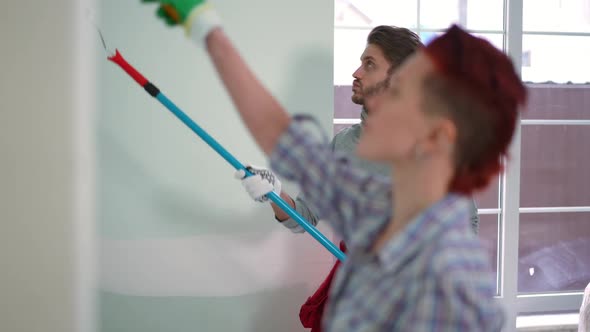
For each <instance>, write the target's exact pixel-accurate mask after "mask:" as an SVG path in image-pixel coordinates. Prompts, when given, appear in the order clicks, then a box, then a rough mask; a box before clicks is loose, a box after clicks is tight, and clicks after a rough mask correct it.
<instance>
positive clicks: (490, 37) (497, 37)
mask: <svg viewBox="0 0 590 332" xmlns="http://www.w3.org/2000/svg"><path fill="white" fill-rule="evenodd" d="M441 34H442V33H440V32H420V39H421V40H422V42H423V43H424V44H428V43H430V41H431V40H432V39H434V38H435V37H437V36H440V35H441ZM473 35H474V36H478V37H480V38H483V39H485V40H487V41H489V42H490V43H491V44H492V45H494V46H495V47H496V48H497V49H499V50H503V49H504V36H503V35H502V34H500V33H474V34H473Z"/></svg>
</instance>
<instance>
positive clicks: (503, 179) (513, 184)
mask: <svg viewBox="0 0 590 332" xmlns="http://www.w3.org/2000/svg"><path fill="white" fill-rule="evenodd" d="M383 1H387V0H383ZM417 11H418V15H417V24H416V28H415V29H414V31H415V32H416V33H417V34H418V35H419V34H420V33H421V32H441V31H443V30H435V29H421V28H420V0H417ZM334 28H335V29H337V30H338V29H361V30H367V33H368V32H369V31H370V29H371V27H350V26H346V27H343V26H335V27H334ZM469 31H470V32H472V33H486V34H503V36H504V50H505V52H506V53H507V54H508V55H509V56H510V58H511V59H512V61H513V62H514V65H515V68H516V70H517V72H518V74H519V75H520V74H521V62H522V60H521V59H522V39H523V35H529V34H530V35H533V34H536V35H560V36H590V33H577V32H551V31H547V32H539V31H523V0H504V29H503V31H499V30H469ZM333 122H334V124H351V125H352V124H356V123H359V122H360V120H359V119H358V118H356V119H344V118H336V119H334V121H333ZM527 125H576V126H590V120H565V119H564V120H537V119H520V125H519V126H518V127H517V130H516V133H515V135H514V140H513V142H512V144H511V147H510V156H511V158H510V162H509V163H508V165H507V168H506V170H505V172H504V173H503V174H502V175H501V176H500V188H499V198H498V199H499V207H498V208H497V209H480V210H479V213H480V214H495V215H498V262H497V266H498V279H497V280H498V293H499V295H498V296H497V300H498V301H500V302H501V303H502V305H503V306H504V308H506V314H507V324H506V327H505V331H516V320H517V317H518V316H519V315H529V314H540V313H543V312H550V311H553V312H554V311H563V312H572V313H573V312H578V311H579V308H580V303H582V297H583V290H581V291H579V292H556V293H539V294H520V295H519V294H518V248H519V245H518V242H519V221H520V214H521V213H559V212H590V206H574V207H521V206H520V172H521V130H522V126H527Z"/></svg>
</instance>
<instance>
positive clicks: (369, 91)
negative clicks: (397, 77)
mask: <svg viewBox="0 0 590 332" xmlns="http://www.w3.org/2000/svg"><path fill="white" fill-rule="evenodd" d="M390 78H391V76H390V75H388V76H387V77H386V78H385V79H384V80H383V81H380V82H377V83H375V84H374V85H372V86H369V87H367V88H366V89H363V97H370V96H374V95H376V94H379V93H382V92H383V91H385V90H387V88H388V87H389V79H390ZM363 99H364V98H363Z"/></svg>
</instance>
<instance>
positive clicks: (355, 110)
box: [334, 84, 362, 119]
mask: <svg viewBox="0 0 590 332" xmlns="http://www.w3.org/2000/svg"><path fill="white" fill-rule="evenodd" d="M351 96H352V85H350V84H349V85H339V86H335V87H334V118H335V119H360V116H361V110H362V107H361V105H357V104H355V103H353V102H352V100H351V99H350V97H351Z"/></svg>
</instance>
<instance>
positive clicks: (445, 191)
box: [160, 0, 526, 331]
mask: <svg viewBox="0 0 590 332" xmlns="http://www.w3.org/2000/svg"><path fill="white" fill-rule="evenodd" d="M165 2H166V6H165V7H164V9H162V10H160V13H161V15H163V16H165V17H168V21H169V22H170V21H171V20H176V21H177V22H180V23H183V24H185V26H186V27H187V31H189V32H190V35H191V36H193V37H194V39H195V40H196V41H197V42H198V43H199V44H201V43H204V44H205V45H206V47H207V50H208V52H209V54H210V56H211V59H212V60H213V63H214V64H215V67H216V68H217V70H218V72H219V75H220V76H221V78H222V80H223V82H224V84H225V86H226V88H227V89H228V91H229V93H230V95H231V97H232V99H233V101H234V104H235V106H236V107H237V109H238V110H239V112H240V115H241V116H242V118H243V120H244V122H245V124H246V125H247V127H248V128H249V130H250V131H251V133H252V135H253V136H254V138H255V140H256V142H257V143H258V145H259V146H260V147H261V148H262V150H263V151H264V152H265V153H266V154H267V155H268V156H269V158H270V161H271V167H272V168H273V169H274V170H275V171H276V173H278V174H279V175H281V176H283V177H285V178H287V179H289V180H292V181H296V182H297V183H298V184H299V185H300V188H301V191H302V193H303V195H304V196H305V197H307V198H308V200H309V201H310V202H313V204H314V205H315V206H313V208H314V210H315V211H318V212H319V213H320V216H321V217H322V219H324V220H327V221H329V222H330V223H331V225H332V226H333V228H334V229H335V230H336V231H338V232H339V233H340V235H341V236H342V237H343V239H344V241H345V242H346V243H347V247H348V258H347V260H346V261H345V262H344V263H343V265H342V268H341V270H340V271H339V272H338V274H337V276H336V280H335V282H334V285H333V287H332V289H331V293H330V299H331V300H330V302H329V305H328V308H327V309H326V310H327V312H326V314H325V317H324V327H325V330H327V331H432V330H436V331H499V330H500V329H501V328H502V325H503V322H504V317H503V313H502V309H501V308H500V307H499V306H498V304H497V302H496V301H493V299H492V297H493V295H494V294H495V282H494V280H493V277H492V275H491V273H490V269H489V263H488V259H487V257H486V253H485V250H484V248H483V247H482V245H481V244H480V242H479V241H478V239H477V238H476V236H475V235H474V234H473V232H472V230H471V226H470V221H469V195H470V194H471V193H472V192H474V191H476V190H481V189H483V188H485V187H486V186H487V184H488V183H489V182H490V180H492V179H493V178H494V177H495V176H496V175H497V174H498V173H499V172H500V171H501V170H502V160H503V158H504V157H505V156H506V153H507V148H508V145H509V143H510V141H511V139H512V136H513V133H514V129H515V126H516V121H517V119H518V111H519V109H520V107H521V106H522V105H523V104H524V102H525V97H526V91H525V88H524V86H523V84H522V83H521V81H520V79H519V78H518V76H517V74H516V73H515V71H514V69H513V67H512V64H511V62H510V60H509V59H508V58H507V57H506V56H505V55H504V54H503V53H501V52H500V51H498V50H497V49H495V48H494V47H493V46H492V45H491V44H489V43H488V42H487V41H484V40H482V39H479V38H476V37H474V36H471V35H469V34H467V33H466V32H465V31H463V30H461V29H460V28H459V27H456V26H453V27H451V28H450V29H449V30H448V31H447V32H446V33H445V34H443V35H442V36H440V37H439V38H437V39H436V40H434V41H433V42H431V43H430V44H429V45H428V46H427V47H425V48H424V49H422V50H420V51H418V52H417V54H416V55H414V56H412V58H410V59H408V60H407V61H406V62H405V63H404V64H403V65H402V66H401V67H400V68H399V69H398V70H397V71H396V73H395V74H394V75H393V76H391V77H389V78H388V79H386V80H385V81H383V82H381V83H380V84H378V85H377V86H376V87H375V88H374V89H372V91H367V92H366V94H365V95H366V96H367V97H366V98H367V99H366V104H365V106H366V107H367V108H368V109H370V111H371V112H372V116H371V117H370V119H368V120H367V122H366V125H365V132H364V134H363V136H362V138H361V141H360V143H359V146H358V150H357V153H358V155H359V156H360V157H362V158H364V159H368V160H372V161H377V162H382V163H388V164H389V165H390V166H391V167H392V169H393V172H392V173H393V174H394V178H393V181H389V180H388V179H386V178H381V177H379V176H376V175H371V174H369V173H367V172H366V171H363V170H360V169H356V168H353V167H351V166H350V165H349V164H348V162H347V159H346V158H345V157H341V156H339V155H337V154H335V153H333V152H332V151H331V148H330V146H329V143H328V141H327V140H326V139H325V137H323V136H322V135H321V131H320V130H319V129H318V127H317V126H316V125H315V122H314V121H313V120H312V119H310V118H308V117H305V116H295V117H293V118H292V117H291V116H290V115H289V114H288V113H287V112H286V111H285V110H284V109H283V107H282V106H281V105H280V104H279V103H278V102H277V101H276V100H275V99H274V98H273V97H272V96H271V94H270V93H269V92H268V91H267V90H266V89H265V88H264V87H263V86H262V85H261V84H260V82H259V81H258V80H257V79H256V77H255V76H254V75H253V74H252V72H251V71H250V70H249V69H248V67H247V65H246V64H245V63H244V61H243V60H242V59H241V57H240V56H239V54H238V52H237V51H236V50H235V49H234V47H233V46H232V44H231V42H230V41H229V39H228V38H227V36H226V35H225V34H224V32H223V30H222V29H221V28H220V26H221V23H220V20H219V19H218V18H217V17H215V16H214V15H212V9H211V8H210V7H206V3H205V2H204V1H202V0H192V1H191V0H183V1H180V0H179V1H177V2H178V6H177V7H175V1H169V0H167V1H165ZM187 4H191V5H187ZM175 11H181V12H180V13H178V12H176V13H175ZM162 13H163V14H162ZM170 13H172V14H170ZM167 15H169V16H167ZM212 17H214V18H212ZM195 22H197V23H196V24H195ZM241 175H243V173H241ZM272 190H273V187H272V185H271V184H270V183H268V186H267V187H266V188H262V187H260V186H256V188H252V190H250V194H251V195H252V197H253V198H255V199H259V198H260V197H261V196H263V195H265V194H266V193H268V192H270V191H272ZM398 193H403V195H401V194H398ZM383 197H385V198H386V199H383Z"/></svg>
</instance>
